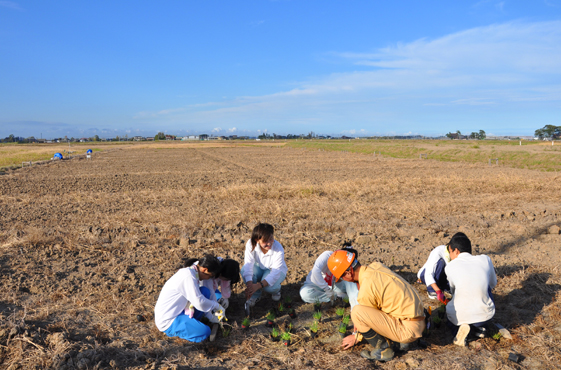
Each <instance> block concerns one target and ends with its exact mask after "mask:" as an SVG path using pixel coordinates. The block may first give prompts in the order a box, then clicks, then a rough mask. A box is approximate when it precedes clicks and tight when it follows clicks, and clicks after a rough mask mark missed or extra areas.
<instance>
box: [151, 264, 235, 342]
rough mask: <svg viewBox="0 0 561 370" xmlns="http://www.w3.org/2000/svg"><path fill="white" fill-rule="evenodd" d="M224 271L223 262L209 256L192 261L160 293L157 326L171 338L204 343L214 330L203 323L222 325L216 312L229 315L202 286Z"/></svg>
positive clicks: (155, 312) (156, 318)
mask: <svg viewBox="0 0 561 370" xmlns="http://www.w3.org/2000/svg"><path fill="white" fill-rule="evenodd" d="M219 272H220V262H219V261H218V260H217V259H216V258H215V257H214V256H211V255H209V254H207V255H205V256H204V257H203V258H201V259H195V258H191V259H189V260H187V261H186V262H185V267H184V268H182V269H179V271H177V272H176V273H175V274H174V275H173V276H172V277H171V278H170V279H169V280H168V281H167V282H166V283H165V284H164V287H163V288H162V291H161V292H160V296H159V297H158V301H157V302H156V307H155V308H154V320H155V321H156V326H157V327H158V329H159V330H160V331H161V332H164V333H165V334H166V335H167V336H168V337H179V338H183V339H185V340H188V341H191V342H202V341H203V340H205V339H206V338H208V337H209V336H210V328H209V327H208V326H207V325H205V324H203V323H202V322H201V320H202V319H203V318H204V317H206V319H207V320H208V321H209V322H211V323H218V322H219V320H218V318H217V317H216V316H215V315H214V314H213V312H216V311H220V310H222V312H225V311H226V309H225V308H224V307H222V306H221V305H220V304H219V303H218V302H216V300H212V299H210V296H211V291H210V290H209V289H208V288H207V287H204V286H199V283H200V281H201V280H202V281H204V280H208V279H212V278H213V277H215V276H216V275H217V274H218V273H219Z"/></svg>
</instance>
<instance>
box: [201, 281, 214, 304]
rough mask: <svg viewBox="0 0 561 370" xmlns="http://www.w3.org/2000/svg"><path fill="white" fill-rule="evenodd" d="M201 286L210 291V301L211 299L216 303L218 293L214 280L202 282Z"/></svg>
mask: <svg viewBox="0 0 561 370" xmlns="http://www.w3.org/2000/svg"><path fill="white" fill-rule="evenodd" d="M199 285H200V286H204V287H206V288H208V290H210V297H209V298H208V299H210V300H211V301H216V293H215V292H214V279H207V280H201V282H200V283H199Z"/></svg>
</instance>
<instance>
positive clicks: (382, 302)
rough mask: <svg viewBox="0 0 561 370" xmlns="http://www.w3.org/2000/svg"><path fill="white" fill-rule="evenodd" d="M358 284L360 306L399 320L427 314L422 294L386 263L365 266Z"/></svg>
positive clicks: (360, 272) (360, 273)
mask: <svg viewBox="0 0 561 370" xmlns="http://www.w3.org/2000/svg"><path fill="white" fill-rule="evenodd" d="M358 282H359V284H360V288H359V291H358V304H360V305H363V306H368V307H373V308H376V309H378V310H380V311H382V312H385V313H387V314H388V315H390V316H392V317H395V318H396V319H413V318H417V317H421V316H423V315H424V311H423V303H422V301H421V297H420V296H419V293H417V291H416V290H415V289H414V288H413V287H412V286H411V285H410V284H409V283H408V282H407V281H405V279H403V278H402V277H401V276H399V275H397V274H396V273H395V272H393V271H392V270H390V269H389V268H388V267H386V266H384V265H383V264H381V263H379V262H374V263H372V264H370V265H369V266H363V267H362V268H361V269H360V271H359V275H358Z"/></svg>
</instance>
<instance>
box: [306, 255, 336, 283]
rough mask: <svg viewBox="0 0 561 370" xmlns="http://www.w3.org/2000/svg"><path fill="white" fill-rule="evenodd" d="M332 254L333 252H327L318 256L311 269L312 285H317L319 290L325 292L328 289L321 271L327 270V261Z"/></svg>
mask: <svg viewBox="0 0 561 370" xmlns="http://www.w3.org/2000/svg"><path fill="white" fill-rule="evenodd" d="M332 254H333V252H330V251H327V252H323V253H322V254H320V255H319V257H318V258H317V259H316V262H315V263H314V267H312V275H311V276H310V280H311V281H312V283H313V284H315V285H317V286H318V287H319V288H320V289H323V290H326V289H328V288H329V284H327V281H325V279H324V278H323V271H324V270H325V269H326V268H327V260H329V257H330V256H331V255H332Z"/></svg>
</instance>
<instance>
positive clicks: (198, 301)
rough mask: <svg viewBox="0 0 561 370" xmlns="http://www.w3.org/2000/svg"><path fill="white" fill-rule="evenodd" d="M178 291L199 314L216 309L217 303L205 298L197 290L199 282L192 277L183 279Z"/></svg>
mask: <svg viewBox="0 0 561 370" xmlns="http://www.w3.org/2000/svg"><path fill="white" fill-rule="evenodd" d="M178 289H179V292H180V293H181V294H182V295H183V296H184V297H186V298H187V300H188V301H189V302H191V304H192V305H193V306H195V308H196V309H197V310H199V311H201V312H208V311H211V310H213V309H215V308H217V307H218V302H216V301H212V300H210V299H206V298H205V296H204V295H203V294H202V293H201V290H200V289H199V281H198V280H197V279H196V278H194V277H193V276H189V277H188V278H187V279H185V280H184V281H183V284H181V285H180V286H179V287H178Z"/></svg>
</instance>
